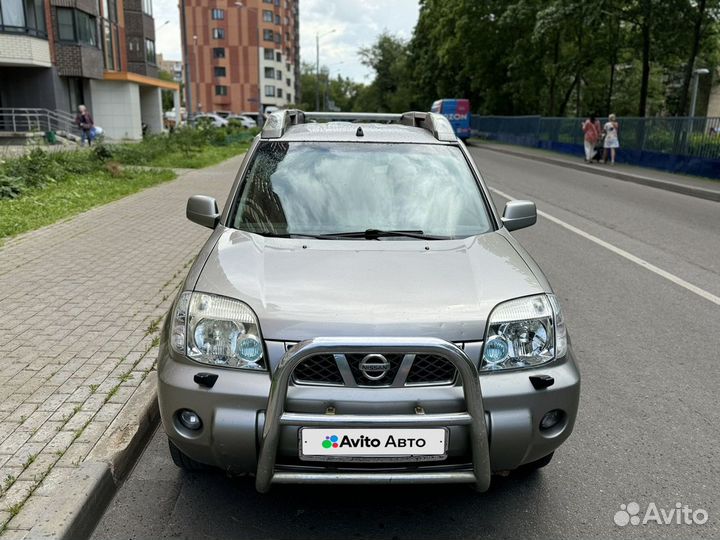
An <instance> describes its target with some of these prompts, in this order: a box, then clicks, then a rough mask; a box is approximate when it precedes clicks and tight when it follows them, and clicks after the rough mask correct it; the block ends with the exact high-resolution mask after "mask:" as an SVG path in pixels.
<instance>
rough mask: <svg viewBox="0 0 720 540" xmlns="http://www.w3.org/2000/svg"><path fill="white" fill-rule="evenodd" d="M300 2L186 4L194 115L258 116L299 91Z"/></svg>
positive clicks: (200, 0) (205, 0)
mask: <svg viewBox="0 0 720 540" xmlns="http://www.w3.org/2000/svg"><path fill="white" fill-rule="evenodd" d="M298 1H299V0H243V1H242V2H239V1H236V0H212V2H211V1H209V0H185V2H184V5H185V9H184V11H185V13H184V17H185V30H186V31H185V32H184V36H185V43H184V47H183V49H184V52H185V54H186V55H187V60H188V61H189V68H190V73H189V79H190V85H189V90H190V97H191V100H190V102H191V104H190V107H189V109H190V112H231V113H241V112H246V113H257V111H258V103H259V104H260V110H261V111H263V112H264V111H265V110H266V109H267V107H270V106H274V107H284V106H287V105H289V104H291V103H294V102H295V101H296V100H297V97H298V94H299V91H300V88H299V86H300V46H299V22H298Z"/></svg>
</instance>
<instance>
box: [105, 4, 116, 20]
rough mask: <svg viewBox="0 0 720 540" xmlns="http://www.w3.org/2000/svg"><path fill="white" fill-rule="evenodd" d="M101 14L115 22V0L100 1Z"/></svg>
mask: <svg viewBox="0 0 720 540" xmlns="http://www.w3.org/2000/svg"><path fill="white" fill-rule="evenodd" d="M102 16H103V17H104V18H105V19H107V20H108V21H112V22H117V0H103V1H102Z"/></svg>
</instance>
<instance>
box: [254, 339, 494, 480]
mask: <svg viewBox="0 0 720 540" xmlns="http://www.w3.org/2000/svg"><path fill="white" fill-rule="evenodd" d="M355 352H357V353H378V354H382V353H385V354H387V353H428V354H436V355H438V356H442V357H443V358H445V359H446V360H448V361H449V362H450V363H452V364H453V365H454V366H455V368H456V369H457V371H458V373H459V374H460V377H461V379H462V388H463V394H464V398H465V407H466V411H465V412H458V413H443V414H424V413H423V414H377V415H372V414H368V415H348V414H304V413H303V414H298V413H292V412H287V411H286V410H285V405H286V399H287V391H288V386H289V384H290V377H291V375H292V373H293V371H294V370H295V368H296V367H297V366H298V365H299V364H300V363H301V362H302V361H303V360H305V359H306V358H309V357H311V356H315V355H319V354H336V353H355ZM457 425H464V426H468V428H469V429H468V431H469V439H470V449H471V452H472V460H473V464H472V469H471V470H453V471H447V472H442V471H433V472H429V471H428V472H425V471H417V470H414V471H407V472H403V471H392V472H379V471H378V472H372V473H367V472H361V471H354V472H350V471H348V472H341V471H337V470H332V469H331V470H329V471H322V470H314V471H307V472H305V471H278V470H276V467H275V464H276V458H277V451H278V445H279V444H280V431H281V428H282V426H305V427H307V426H317V427H335V428H342V427H345V428H348V427H376V428H382V427H396V428H397V427H447V426H457ZM273 482H275V483H316V484H318V483H337V484H340V483H344V484H359V483H386V484H389V483H393V484H395V483H435V482H441V483H451V482H453V483H454V482H471V483H475V486H476V488H477V489H478V490H479V491H486V490H487V489H488V487H489V486H490V454H489V445H488V434H487V426H486V424H485V411H484V408H483V400H482V392H481V390H480V377H479V376H478V371H477V368H476V367H475V364H473V362H472V360H470V358H468V356H467V355H466V354H465V353H464V352H463V351H462V350H461V349H459V348H458V347H456V346H455V345H453V344H452V343H449V342H447V341H443V340H441V339H436V338H408V339H402V338H316V339H311V340H308V341H303V342H302V343H299V344H298V345H295V346H294V347H293V348H292V349H290V350H289V351H287V352H286V353H285V356H283V358H282V360H281V361H280V364H279V365H278V367H277V369H276V370H275V372H274V373H273V378H272V384H271V386H270V397H269V398H268V406H267V412H266V414H265V425H264V426H263V430H262V437H261V440H260V449H259V458H258V466H257V473H256V477H255V487H256V488H257V490H258V491H259V492H260V493H265V492H267V491H268V490H269V489H270V485H271V484H272V483H273Z"/></svg>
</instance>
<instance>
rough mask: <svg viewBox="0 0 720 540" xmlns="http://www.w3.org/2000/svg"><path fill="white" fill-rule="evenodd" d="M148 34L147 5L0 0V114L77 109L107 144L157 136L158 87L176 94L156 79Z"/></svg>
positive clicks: (142, 1)
mask: <svg viewBox="0 0 720 540" xmlns="http://www.w3.org/2000/svg"><path fill="white" fill-rule="evenodd" d="M154 32H155V30H154V21H153V18H152V3H151V0H99V1H98V0H0V110H5V111H8V110H10V109H18V108H32V109H46V110H48V111H58V112H63V113H70V114H75V113H76V111H77V108H78V106H79V105H80V104H84V105H86V106H87V107H88V109H89V110H90V112H91V113H92V115H93V118H94V120H95V124H96V125H98V126H101V127H102V128H103V130H104V132H105V135H106V136H107V137H108V138H111V139H140V138H142V133H143V130H142V126H143V124H145V125H146V126H147V130H148V131H150V132H155V131H160V130H162V102H161V95H160V92H161V89H166V90H172V91H175V92H177V91H178V90H179V88H178V85H177V84H176V83H172V82H167V81H161V80H159V79H157V66H156V65H155V49H154ZM136 47H138V49H136ZM8 114H9V113H8ZM8 114H5V115H3V116H2V118H4V119H5V120H6V121H7V118H9V116H8ZM3 128H4V129H6V130H7V126H2V125H0V129H3Z"/></svg>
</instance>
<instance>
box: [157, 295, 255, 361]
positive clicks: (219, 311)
mask: <svg viewBox="0 0 720 540" xmlns="http://www.w3.org/2000/svg"><path fill="white" fill-rule="evenodd" d="M170 332H171V335H170V344H171V346H172V348H173V349H174V350H175V351H176V352H178V353H180V354H185V355H187V356H188V357H190V358H192V359H193V360H195V361H197V362H202V363H203V364H210V365H214V366H226V367H234V368H241V369H255V370H257V369H267V368H266V364H265V360H264V358H263V346H262V336H261V335H260V326H259V325H258V322H257V319H256V318H255V314H254V313H253V311H252V310H251V309H250V307H248V306H247V305H246V304H244V303H243V302H240V301H239V300H233V299H232V298H225V297H223V296H215V295H212V294H206V293H198V292H195V293H190V292H184V293H182V294H181V295H180V296H179V297H178V300H177V302H176V304H175V310H174V312H173V321H172V325H171V327H170Z"/></svg>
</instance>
